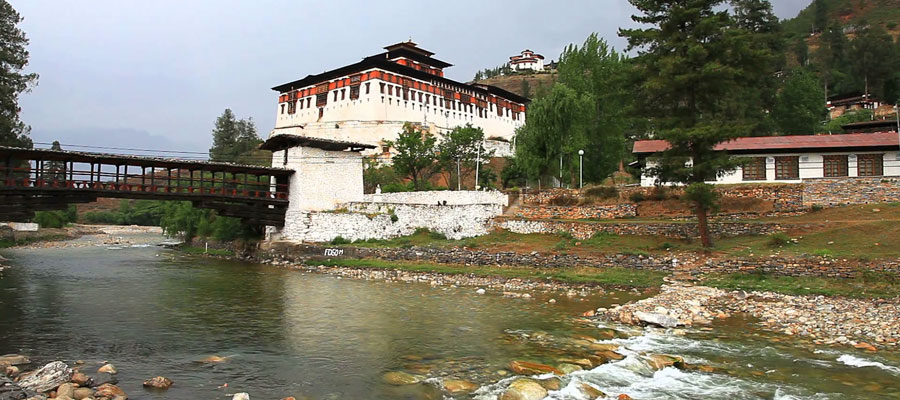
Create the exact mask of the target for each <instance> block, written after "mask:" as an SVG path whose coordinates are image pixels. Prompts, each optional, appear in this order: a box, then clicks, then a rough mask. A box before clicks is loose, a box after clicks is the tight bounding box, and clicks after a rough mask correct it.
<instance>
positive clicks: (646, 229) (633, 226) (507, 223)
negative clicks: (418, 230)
mask: <svg viewBox="0 0 900 400" xmlns="http://www.w3.org/2000/svg"><path fill="white" fill-rule="evenodd" d="M493 226H494V227H495V228H498V229H504V230H508V231H510V232H515V233H522V234H530V233H559V232H567V233H569V234H571V235H572V236H573V237H575V238H577V239H581V240H585V239H589V238H591V237H593V236H594V235H596V234H598V233H603V234H613V235H640V236H663V237H668V238H673V239H696V238H699V237H700V233H699V232H698V231H697V224H696V223H677V222H646V223H590V222H567V221H538V220H524V219H495V220H494V222H493ZM807 227H809V226H808V225H796V224H777V223H743V222H712V223H710V224H709V229H710V233H711V234H712V235H713V236H716V237H734V236H741V235H770V234H773V233H777V232H784V231H786V230H789V229H798V228H807Z"/></svg>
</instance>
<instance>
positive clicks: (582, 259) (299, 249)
mask: <svg viewBox="0 0 900 400" xmlns="http://www.w3.org/2000/svg"><path fill="white" fill-rule="evenodd" d="M261 256H262V257H264V258H275V259H284V260H291V261H301V260H312V261H308V262H309V263H310V264H313V265H314V264H315V261H314V260H315V259H326V258H379V259H384V260H389V261H391V260H403V261H425V262H432V263H441V264H457V265H504V266H526V267H542V268H566V267H598V268H609V267H619V268H629V269H638V270H653V271H675V270H678V271H679V272H687V273H692V274H706V273H726V274H727V273H750V272H764V273H768V274H774V275H782V276H824V277H833V278H854V277H857V276H859V274H860V273H861V272H862V271H876V272H881V273H887V274H893V275H898V276H900V260H888V261H884V260H882V261H865V262H862V261H848V260H841V259H834V258H828V257H817V256H815V257H796V258H787V257H766V258H727V259H701V258H700V256H697V255H694V254H667V255H661V256H645V255H626V254H603V255H597V256H577V255H572V254H541V253H537V252H532V253H515V252H491V251H487V250H477V249H475V250H473V249H462V248H449V249H437V248H425V247H413V248H408V249H403V248H357V247H352V246H349V247H348V246H342V247H334V246H331V247H328V246H308V245H291V246H273V247H272V248H271V249H269V250H268V252H267V253H263V254H261Z"/></svg>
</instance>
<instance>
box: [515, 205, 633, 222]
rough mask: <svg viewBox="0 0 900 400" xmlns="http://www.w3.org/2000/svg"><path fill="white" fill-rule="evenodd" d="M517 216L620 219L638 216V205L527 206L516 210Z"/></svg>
mask: <svg viewBox="0 0 900 400" xmlns="http://www.w3.org/2000/svg"><path fill="white" fill-rule="evenodd" d="M516 216H517V217H520V218H526V219H618V218H633V217H636V216H637V205H636V204H633V203H621V204H611V205H597V206H577V207H554V206H526V207H521V208H519V209H518V210H517V211H516Z"/></svg>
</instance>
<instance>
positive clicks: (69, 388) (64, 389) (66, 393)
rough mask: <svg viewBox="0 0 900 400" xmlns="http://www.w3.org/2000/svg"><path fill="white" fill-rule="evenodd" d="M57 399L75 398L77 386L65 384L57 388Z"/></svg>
mask: <svg viewBox="0 0 900 400" xmlns="http://www.w3.org/2000/svg"><path fill="white" fill-rule="evenodd" d="M56 397H57V398H59V397H75V385H74V384H72V383H63V384H62V385H59V387H58V388H56Z"/></svg>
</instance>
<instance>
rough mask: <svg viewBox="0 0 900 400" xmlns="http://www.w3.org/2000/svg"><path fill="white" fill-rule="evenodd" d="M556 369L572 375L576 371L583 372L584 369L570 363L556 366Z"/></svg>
mask: <svg viewBox="0 0 900 400" xmlns="http://www.w3.org/2000/svg"><path fill="white" fill-rule="evenodd" d="M556 369H558V370H560V371H562V373H564V374H571V373H573V372H575V371H581V370H582V369H583V368H581V366H578V365H575V364H569V363H562V364H559V365H557V366H556Z"/></svg>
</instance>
